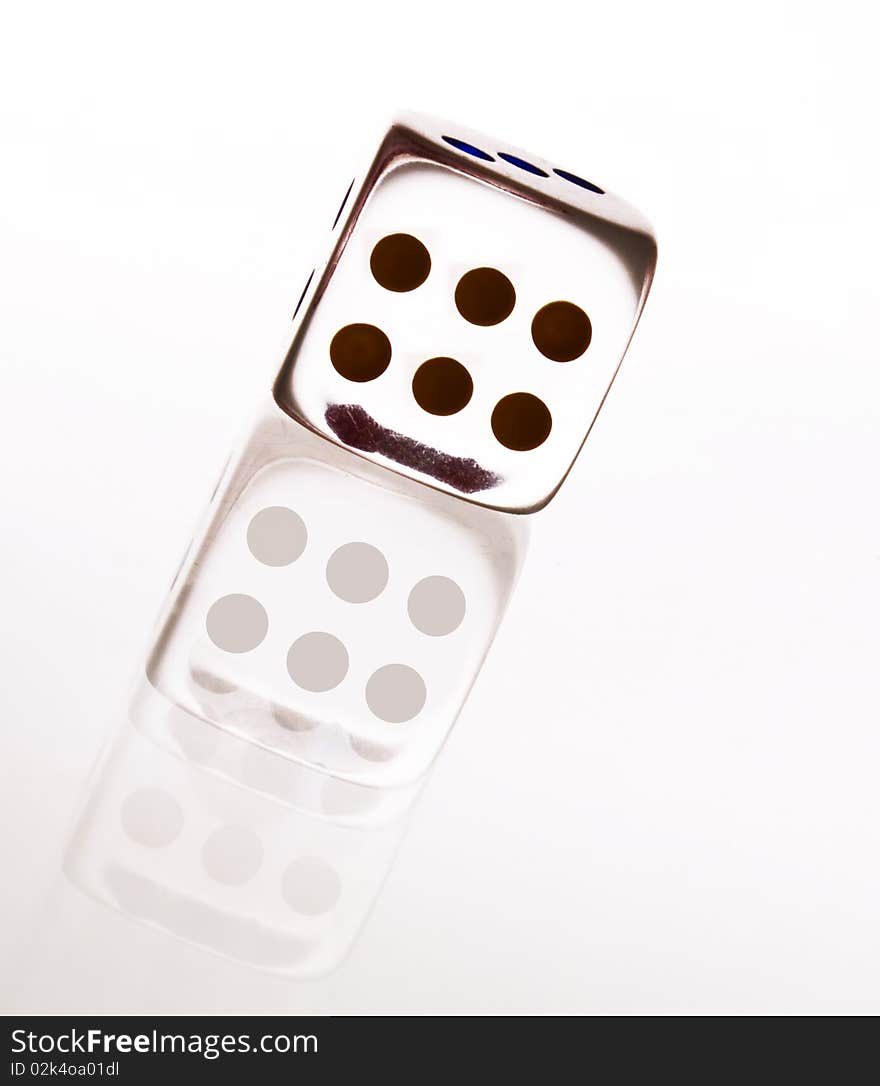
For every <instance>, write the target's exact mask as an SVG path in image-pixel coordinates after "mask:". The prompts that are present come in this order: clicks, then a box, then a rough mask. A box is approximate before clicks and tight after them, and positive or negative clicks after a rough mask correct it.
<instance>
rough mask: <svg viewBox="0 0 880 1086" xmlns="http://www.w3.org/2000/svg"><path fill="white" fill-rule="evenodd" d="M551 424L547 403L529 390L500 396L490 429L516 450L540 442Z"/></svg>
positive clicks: (502, 441) (542, 441)
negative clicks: (501, 397)
mask: <svg viewBox="0 0 880 1086" xmlns="http://www.w3.org/2000/svg"><path fill="white" fill-rule="evenodd" d="M552 426H553V419H552V418H551V416H550V412H549V410H548V409H547V405H546V404H545V403H544V401H543V400H539V399H538V397H537V396H533V395H532V394H531V393H530V392H512V393H511V394H510V395H509V396H505V397H504V398H503V399H500V400H499V401H498V403H497V404H496V405H495V410H494V411H493V412H492V432H493V433H494V434H495V436H496V437H497V438H498V440H499V441H500V442H501V444H502V445H504V446H506V447H507V448H508V449H513V450H514V451H515V452H528V451H529V450H530V449H537V447H538V446H539V445H543V444H544V442H545V441H546V440H547V437H548V436H549V434H550V430H551V428H552Z"/></svg>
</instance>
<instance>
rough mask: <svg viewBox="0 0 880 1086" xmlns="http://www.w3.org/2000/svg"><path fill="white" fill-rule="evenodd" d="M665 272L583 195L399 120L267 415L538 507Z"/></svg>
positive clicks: (352, 201)
mask: <svg viewBox="0 0 880 1086" xmlns="http://www.w3.org/2000/svg"><path fill="white" fill-rule="evenodd" d="M465 137H466V138H465ZM655 257H656V247H655V243H654V240H653V237H652V235H651V232H650V228H649V227H648V226H647V224H646V223H645V222H644V221H643V220H642V219H641V217H640V216H639V215H638V213H637V212H635V211H634V210H632V209H631V208H629V207H628V206H627V205H626V204H624V203H623V202H622V201H620V200H618V199H616V198H615V197H613V196H611V195H609V194H607V193H605V192H604V191H603V190H602V189H600V188H599V187H598V186H597V185H594V184H593V183H592V182H588V181H586V180H585V179H583V178H580V177H577V176H576V175H574V174H571V173H569V172H568V171H564V170H559V169H554V167H552V166H551V165H550V164H547V163H541V161H540V160H538V159H536V158H534V157H533V156H528V157H526V156H525V155H522V156H521V155H519V154H514V153H513V152H511V151H508V150H505V151H495V150H494V145H493V143H492V142H491V141H488V140H485V139H484V138H482V137H479V136H476V135H473V134H470V133H465V134H464V136H462V135H461V129H456V135H454V136H453V135H450V134H449V133H448V132H447V131H446V128H445V127H444V126H442V125H441V124H440V122H434V121H431V120H426V119H423V118H404V119H402V120H401V121H398V122H396V123H395V124H394V125H392V126H391V128H390V130H389V132H388V133H387V135H386V137H385V139H384V141H383V142H382V144H381V146H380V149H379V152H378V154H377V156H376V158H375V160H374V162H373V164H372V166H371V168H370V170H368V172H367V173H366V175H365V177H364V178H363V180H362V181H361V182H360V183H359V184H358V183H357V182H356V183H355V184H354V185H353V186H352V189H351V190H350V192H349V194H348V196H347V200H346V205H345V207H344V208H343V212H342V214H341V215H340V216H339V220H338V225H337V228H336V233H335V239H334V245H333V250H332V253H331V255H330V258H329V260H328V261H327V263H326V264H325V265H324V266H323V267H322V268H321V269H319V271H318V273H317V274H316V275H315V276H314V277H313V280H312V284H311V286H310V288H309V289H308V290H307V292H306V296H305V299H304V303H303V304H302V306H301V308H300V310H299V312H298V314H297V321H298V323H297V328H296V332H295V335H294V340H293V344H292V346H291V349H290V352H289V354H288V357H287V359H286V361H285V363H284V366H283V368H282V370H281V373H280V374H279V377H278V380H277V382H276V385H275V397H276V401H277V402H278V404H279V405H280V406H281V407H282V408H283V409H284V410H285V411H286V412H287V413H288V414H290V415H291V416H292V417H293V418H295V419H297V420H299V421H301V422H304V423H305V424H306V425H308V426H309V427H310V428H311V429H313V430H315V431H317V432H318V433H320V434H322V435H324V436H325V437H327V438H329V439H331V440H332V441H334V442H337V443H338V444H340V445H342V446H343V447H345V448H348V449H350V450H352V451H354V452H355V453H357V454H358V455H361V456H365V457H367V458H369V459H371V460H373V461H374V462H376V463H378V464H382V465H383V466H385V467H388V468H391V469H392V470H394V471H397V472H400V473H402V474H404V475H408V476H410V477H412V478H414V479H417V480H419V481H420V482H423V483H426V484H428V485H430V486H433V487H436V488H438V489H441V490H445V491H447V492H449V493H453V494H456V495H457V496H460V497H462V498H465V499H466V500H469V501H474V502H477V503H479V504H482V505H486V506H489V507H491V508H496V509H501V510H505V511H513V512H530V511H534V510H536V509H539V508H541V507H542V506H543V505H545V504H546V503H547V501H549V500H550V498H551V497H552V496H553V494H554V493H555V491H556V490H557V489H558V487H559V486H560V484H561V483H562V481H563V480H564V478H565V475H566V474H567V472H568V470H569V469H570V467H571V464H572V462H573V460H574V458H575V457H576V456H577V453H578V451H579V450H580V447H581V445H582V444H583V441H584V439H585V437H586V435H587V433H588V431H589V429H590V427H591V425H592V422H593V420H594V418H595V416H596V414H597V412H598V410H599V407H600V406H601V404H602V402H603V399H604V397H605V395H606V393H607V391H608V387H609V385H610V384H611V382H612V380H613V378H614V375H615V373H616V371H617V368H618V366H619V363H620V359H621V357H622V355H623V353H624V351H625V349H626V347H627V344H628V342H629V339H630V336H631V335H632V332H633V330H634V327H635V324H636V322H637V320H638V317H639V314H640V312H641V308H642V305H643V303H644V299H645V296H646V294H647V291H648V288H649V286H650V281H651V277H652V275H653V269H654V262H655Z"/></svg>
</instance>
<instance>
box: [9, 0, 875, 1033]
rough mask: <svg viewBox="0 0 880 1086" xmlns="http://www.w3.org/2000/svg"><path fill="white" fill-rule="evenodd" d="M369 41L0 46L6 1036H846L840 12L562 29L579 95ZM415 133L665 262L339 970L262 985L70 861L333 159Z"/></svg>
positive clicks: (845, 310)
mask: <svg viewBox="0 0 880 1086" xmlns="http://www.w3.org/2000/svg"><path fill="white" fill-rule="evenodd" d="M49 8H50V9H51V6H49ZM380 8H381V10H382V11H383V12H384V14H385V16H386V18H385V19H384V20H383V26H382V29H381V32H380V31H379V30H378V29H377V26H376V9H375V7H374V8H370V9H366V8H364V9H351V10H349V11H348V13H347V16H346V19H347V21H344V20H342V19H341V18H340V13H339V9H336V8H333V9H330V8H315V9H314V10H313V12H312V13H311V19H312V23H311V27H312V31H311V33H312V37H311V38H310V39H309V42H308V43H307V44H306V47H303V44H302V28H301V16H300V15H299V13H298V12H294V11H293V10H292V9H291V8H290V7H289V6H284V7H281V6H279V7H277V8H276V9H275V10H274V11H270V9H269V8H268V7H262V6H261V7H260V8H251V9H250V10H249V11H248V14H247V18H245V17H244V16H242V15H240V14H238V15H233V14H232V13H231V12H230V11H228V10H227V9H222V10H221V9H220V8H218V7H217V5H212V6H211V9H210V17H207V15H206V12H207V11H208V9H204V10H201V11H196V10H195V8H190V7H182V6H181V5H179V4H175V5H173V6H168V7H163V6H162V5H161V4H159V5H154V6H153V8H151V18H150V19H149V20H147V19H144V20H140V21H139V22H138V23H137V24H134V23H133V22H132V21H131V17H130V15H129V13H128V12H127V11H126V10H124V9H123V7H122V6H121V5H108V6H106V7H105V8H103V9H101V10H99V9H97V8H93V7H87V8H84V7H83V6H81V5H80V6H77V7H73V6H71V5H57V6H56V7H55V8H54V10H52V11H51V15H52V17H51V18H49V17H47V6H46V5H40V6H28V7H24V6H22V7H20V8H19V9H18V14H17V15H16V16H13V17H10V21H11V22H12V24H13V25H12V28H11V31H10V33H8V34H4V35H3V40H2V42H0V50H2V51H3V54H4V56H3V64H2V65H0V81H2V83H3V90H4V101H5V102H6V103H12V104H14V108H9V109H7V110H6V111H5V113H4V116H3V118H2V122H0V123H2V131H3V137H4V148H5V151H6V155H5V157H6V160H7V168H6V169H5V171H4V176H3V188H4V199H3V200H2V202H0V235H2V238H0V240H2V244H0V254H2V255H0V276H2V290H0V306H2V308H3V321H2V323H0V341H2V362H0V364H2V367H3V375H4V378H5V379H6V380H5V387H6V388H7V389H8V390H9V391H8V392H7V395H5V396H4V398H3V400H2V402H0V412H2V416H3V426H2V429H0V443H2V445H3V450H4V467H5V471H4V492H3V493H4V508H3V526H4V531H3V533H2V535H0V550H2V558H3V560H2V562H0V577H2V578H3V621H2V623H0V638H2V672H3V677H2V683H0V701H2V707H3V713H2V721H3V723H2V728H3V736H4V740H3V742H4V751H3V758H2V759H0V779H2V810H3V815H4V817H3V825H4V830H3V833H2V835H0V862H2V870H3V873H4V885H3V895H2V905H0V909H2V918H3V924H2V927H0V952H2V956H3V969H2V972H0V988H2V994H3V1002H4V1004H5V1005H7V1006H10V1005H14V1006H16V1007H18V1008H20V1009H26V1010H28V1011H43V1012H49V1011H52V1010H62V1009H63V1010H68V1011H70V1010H73V1011H79V1012H81V1013H85V1012H88V1011H107V1012H112V1011H120V1012H121V1011H154V1012H157V1013H158V1012H162V1011H207V1012H210V1011H220V1010H231V1011H247V1012H260V1011H271V1010H274V1011H297V1010H300V1011H305V1010H313V1011H331V1012H352V1011H353V1012H357V1011H389V1010H416V1011H425V1010H437V1009H449V1010H458V1011H468V1010H482V1011H497V1010H513V1009H520V1010H543V1011H552V1010H563V1011H565V1010H568V1011H571V1010H581V1011H589V1012H597V1013H603V1012H621V1011H622V1012H633V1011H647V1012H658V1011H659V1012H670V1011H673V1012H674V1011H695V1010H696V1011H702V1012H710V1013H712V1012H717V1013H724V1012H750V1013H760V1012H771V1013H788V1012H791V1011H798V1010H799V1011H807V1012H829V1011H836V1012H840V1011H853V1010H860V1011H868V1012H872V1013H876V1012H877V1010H878V1009H880V1006H878V997H877V984H876V978H877V975H878V972H880V952H878V945H877V937H876V930H877V915H878V911H880V884H878V872H877V866H876V861H875V857H876V856H877V855H878V853H880V847H878V846H880V841H878V826H880V796H878V790H877V787H876V777H877V771H876V770H877V764H878V760H880V749H878V728H877V720H878V716H880V689H878V683H880V679H878V672H877V666H876V661H877V640H878V638H877V615H878V613H880V576H878V539H880V520H878V518H880V510H878V506H877V502H876V500H875V493H876V489H877V486H876V465H877V463H878V462H880V419H878V411H877V406H876V405H877V403H878V402H880V386H878V382H880V367H878V365H877V347H876V343H877V318H876V314H877V312H878V310H880V294H878V287H877V278H876V268H875V264H876V252H877V250H878V242H880V239H878V237H877V217H876V214H875V213H874V208H875V201H876V192H877V191H878V188H880V171H878V165H877V157H876V155H877V152H876V141H875V140H874V139H872V138H870V137H871V136H872V134H873V131H874V128H875V127H876V124H875V118H874V115H873V114H874V102H875V101H876V85H875V84H876V64H875V56H874V53H875V40H876V35H875V34H874V33H873V30H872V27H871V26H870V25H869V24H868V21H867V20H868V17H869V15H870V12H869V11H868V10H867V9H866V8H865V5H864V4H855V3H842V4H840V5H838V6H837V7H836V8H835V11H834V17H833V18H829V16H828V13H827V12H826V11H824V10H819V9H813V8H810V7H805V6H803V5H799V6H797V8H794V7H793V6H792V5H789V4H781V3H772V2H771V3H769V4H768V3H762V4H745V5H740V7H739V8H738V9H737V17H736V19H734V20H719V19H718V14H717V11H715V10H713V9H711V8H707V7H706V6H705V5H697V4H677V3H673V4H671V5H662V6H660V5H648V4H631V5H622V6H615V7H611V6H606V7H604V8H602V9H597V8H591V9H589V12H588V14H587V16H586V17H587V19H588V23H587V29H588V31H589V34H588V39H589V42H590V48H589V50H588V57H587V59H588V61H589V62H588V63H585V41H587V37H585V35H584V33H566V34H561V33H560V31H559V24H558V23H557V22H555V21H553V22H551V21H549V20H548V21H547V22H546V23H541V22H540V21H538V20H531V21H529V22H528V23H526V22H525V21H523V22H522V23H519V24H510V23H509V22H507V21H504V22H503V23H502V25H503V26H504V28H505V32H504V35H503V37H504V41H503V42H501V41H500V36H499V33H498V26H499V20H507V18H508V15H509V10H510V8H509V5H500V4H492V3H490V4H486V5H480V6H477V5H473V4H468V5H463V4H461V3H458V4H456V3H455V2H453V3H452V5H451V7H447V9H446V11H447V12H448V13H449V16H448V20H437V21H436V23H435V25H434V26H433V28H432V32H431V37H430V39H428V38H427V37H426V38H424V39H423V40H421V41H420V43H419V48H418V49H413V48H412V42H413V36H414V35H413V23H412V13H411V9H406V10H404V9H403V8H401V7H399V6H396V5H393V4H387V5H385V6H384V7H382V6H381V5H380ZM465 23H466V24H467V26H468V27H469V35H468V36H466V37H464V36H463V35H462V34H461V26H462V25H463V24H465ZM12 31H14V32H12ZM343 31H344V32H343ZM404 42H406V43H407V44H406V46H405V45H404ZM294 46H296V48H294ZM515 53H516V54H518V55H521V56H525V57H527V58H529V69H528V72H527V73H526V75H524V76H522V77H519V78H516V79H514V78H512V75H511V63H512V62H511V60H510V57H511V56H512V55H513V54H515ZM294 56H295V59H296V63H292V62H291V58H292V57H294ZM426 57H427V58H428V61H429V62H426ZM335 71H341V72H345V73H346V74H345V78H342V77H340V78H339V79H338V80H336V79H334V78H333V77H332V75H331V73H332V72H335ZM157 73H161V78H157ZM235 73H238V75H237V76H236V75H235ZM451 76H454V77H451ZM316 88H320V95H317V92H316ZM352 88H354V90H353V89H352ZM404 92H405V94H406V101H408V102H412V103H413V104H414V105H416V106H418V107H419V108H424V109H427V110H430V111H433V112H437V113H442V114H446V115H449V116H453V117H458V118H461V119H463V120H467V119H470V120H471V123H472V124H473V125H474V126H475V127H478V128H482V129H485V130H487V131H490V132H496V133H498V135H499V136H500V135H509V136H510V138H511V139H512V140H514V141H516V143H517V144H521V145H525V146H527V147H531V146H534V147H541V148H545V149H546V150H547V152H548V153H549V152H553V153H554V154H555V155H556V156H557V157H558V158H559V159H560V160H563V159H564V161H560V165H562V166H563V167H568V168H571V169H572V170H574V171H575V172H577V173H581V174H583V175H585V176H587V177H591V176H594V177H595V179H596V180H597V181H599V182H600V183H605V184H608V185H609V186H611V187H613V188H614V189H615V190H619V191H621V192H624V193H627V194H628V195H629V196H631V198H632V199H633V200H634V201H636V202H637V203H638V204H639V205H640V206H643V207H644V208H645V209H646V211H648V212H649V213H650V215H651V218H652V220H653V221H654V222H655V224H656V226H657V228H658V232H659V236H660V241H661V245H662V247H663V263H662V266H661V271H660V275H659V277H658V280H657V282H656V283H655V286H654V289H653V292H652V296H651V300H650V304H649V306H648V308H647V309H646V314H645V318H644V321H643V322H642V325H641V327H640V329H639V334H638V336H637V338H636V339H635V341H634V343H633V347H632V350H631V353H630V354H629V356H628V358H627V362H626V364H625V365H624V367H623V370H622V371H621V376H620V379H619V380H618V381H617V382H616V383H615V386H614V389H613V391H612V393H611V395H610V396H609V399H608V401H607V403H606V405H605V407H604V409H603V411H602V414H601V415H600V419H599V422H598V423H597V425H596V427H595V428H594V430H593V433H592V435H591V437H590V440H589V442H588V444H587V446H586V448H585V450H584V453H583V455H582V456H581V457H580V458H579V461H578V463H577V465H576V467H575V469H574V471H573V473H572V475H571V477H570V478H569V480H568V482H567V484H566V486H565V487H564V488H563V489H562V491H560V493H559V495H558V497H557V498H556V499H554V501H553V502H552V503H551V504H550V505H549V506H548V507H547V509H546V510H545V511H544V512H543V513H542V514H541V516H540V520H539V521H537V522H536V524H535V529H534V532H533V537H532V545H531V552H530V555H529V560H528V562H527V563H526V565H525V568H524V572H523V576H522V578H521V580H520V582H519V585H518V588H517V591H516V594H515V596H514V599H513V601H512V604H511V607H510V610H509V612H508V614H507V616H506V618H505V622H504V624H503V626H502V629H501V632H500V634H499V637H498V639H497V640H496V643H495V645H494V647H493V650H492V652H491V654H490V656H489V658H488V660H487V663H486V666H485V668H484V670H483V672H482V674H481V676H480V679H479V681H478V682H477V684H476V686H475V688H474V690H473V692H472V695H471V697H470V698H469V699H468V704H467V707H466V708H465V710H464V712H463V713H462V716H461V718H460V720H459V722H458V725H457V726H456V728H455V730H454V732H453V734H452V737H451V739H450V741H449V743H448V744H447V746H446V748H445V750H444V752H443V754H442V756H441V757H440V759H439V760H438V762H437V768H436V771H435V773H434V775H433V777H432V779H431V781H430V783H429V784H428V786H427V789H426V791H425V793H424V795H423V797H422V799H421V801H420V802H419V805H418V808H417V810H416V812H415V817H414V819H413V822H412V825H411V827H410V831H409V833H408V834H407V836H406V838H405V840H404V841H403V844H402V846H401V849H400V852H399V854H398V860H397V863H396V865H395V867H394V869H393V870H392V871H391V873H390V875H389V878H388V881H387V883H386V885H385V887H384V890H383V892H382V894H381V895H380V897H379V900H378V901H377V904H376V907H375V909H374V910H373V912H372V914H371V915H370V917H369V918H368V920H367V922H366V925H365V927H364V929H363V932H362V936H361V938H360V939H359V941H358V942H357V944H356V945H355V947H354V948H353V950H352V953H351V955H350V957H349V958H348V959H347V960H346V961H345V962H344V963H343V964H342V965H341V967H340V968H339V969H338V970H337V971H336V972H334V973H332V974H330V975H329V976H327V977H325V978H323V979H316V980H311V981H291V980H285V979H280V978H275V977H267V976H266V975H265V974H264V973H260V972H257V971H255V970H253V969H251V968H248V967H245V966H242V965H240V964H235V963H232V962H229V961H227V960H225V959H222V958H220V957H218V956H216V955H214V954H211V953H208V952H206V951H204V950H202V949H199V948H198V947H196V946H192V945H190V944H188V943H185V942H183V941H181V940H180V939H177V938H174V937H169V936H167V935H165V934H163V933H162V932H160V931H156V930H154V929H151V928H149V927H147V926H145V925H142V924H139V923H132V922H131V921H130V920H128V919H127V918H126V917H125V916H123V915H122V914H120V913H118V912H117V911H116V910H113V909H109V908H107V907H106V906H105V905H102V904H100V903H97V902H95V901H93V900H92V899H90V898H88V897H87V896H85V895H84V894H82V893H80V892H79V891H76V890H74V889H73V888H70V887H69V886H68V885H66V884H63V883H62V882H61V881H60V880H61V875H60V871H61V858H62V851H63V843H64V839H65V835H66V833H67V831H68V828H69V827H70V825H71V822H72V819H73V818H74V815H75V811H76V810H77V808H78V804H79V801H80V799H81V797H82V796H83V794H84V792H85V791H86V790H87V777H88V773H89V769H90V767H91V766H92V764H93V762H94V760H95V758H96V755H97V752H98V749H99V748H100V747H101V746H102V744H103V743H104V741H105V739H106V737H107V736H108V735H109V734H110V732H111V731H112V730H113V729H114V728H115V727H116V726H117V724H118V721H119V712H120V707H121V706H124V705H125V699H126V694H127V692H128V690H129V687H130V685H131V679H132V671H133V668H134V665H135V662H136V661H138V660H140V659H141V658H142V655H143V651H144V649H145V647H146V645H145V642H146V640H147V637H146V632H147V630H148V629H149V628H150V626H151V623H152V620H153V618H154V616H155V612H156V610H157V607H158V604H159V602H160V600H161V599H162V598H163V596H164V594H165V593H166V591H167V588H168V584H169V582H170V580H171V577H172V575H173V573H174V571H175V569H176V568H177V565H178V562H179V560H180V558H181V555H182V552H183V550H184V546H185V544H186V541H187V538H188V535H189V526H190V525H192V524H193V522H194V519H195V517H196V515H197V514H198V511H199V510H200V509H201V508H202V507H203V506H204V503H205V502H206V501H207V499H208V498H209V496H210V493H211V490H212V488H213V485H214V482H215V480H216V477H217V472H218V470H219V468H220V466H221V464H222V462H223V458H224V456H225V455H226V452H227V450H228V448H229V446H230V444H231V442H232V441H233V439H234V437H235V435H236V433H237V432H238V430H239V428H240V425H241V423H242V421H243V419H244V417H245V413H246V412H247V411H249V410H250V408H251V406H252V404H253V402H254V400H255V399H256V396H255V381H256V382H257V383H258V384H260V388H262V389H266V390H268V387H269V384H270V382H271V380H272V376H273V374H274V372H275V369H276V367H277V363H278V361H279V359H280V357H281V355H282V353H283V351H284V349H285V347H286V341H287V338H288V330H289V324H288V319H289V316H290V313H291V312H292V310H293V306H294V305H295V302H296V298H297V297H298V296H299V292H300V291H301V289H302V286H303V284H304V282H305V279H306V276H307V274H308V272H309V271H310V270H311V268H312V267H313V266H314V262H313V260H312V253H313V252H314V253H317V252H320V251H323V245H324V242H325V240H326V234H327V231H328V230H329V227H330V223H331V222H332V219H333V216H334V215H335V213H336V209H337V207H338V204H339V201H340V200H341V198H342V195H343V191H344V189H345V184H346V181H347V179H348V178H350V177H351V176H352V171H351V170H350V169H349V168H348V159H349V158H350V157H351V147H352V137H354V138H355V139H356V138H357V137H358V136H359V134H360V132H361V131H362V130H364V131H366V129H367V128H369V129H370V130H369V141H372V138H373V134H374V131H375V129H374V128H372V127H371V126H370V125H369V124H368V123H367V112H368V110H372V109H373V108H374V107H376V108H377V111H378V109H379V107H381V108H382V109H383V110H384V109H388V110H390V109H392V108H394V107H396V106H397V105H399V104H401V94H403V93H404ZM317 97H319V98H320V103H321V107H320V109H318V108H317V107H316V105H315V102H316V98H317ZM406 101H404V102H403V104H406ZM328 137H329V138H328ZM304 149H307V150H308V153H309V165H308V167H307V168H304V166H303V150H304ZM10 164H11V165H10ZM47 895H48V896H47Z"/></svg>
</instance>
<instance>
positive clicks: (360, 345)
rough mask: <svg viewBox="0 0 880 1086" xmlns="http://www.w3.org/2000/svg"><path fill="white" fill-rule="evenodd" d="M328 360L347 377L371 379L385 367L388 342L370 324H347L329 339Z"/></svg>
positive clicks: (381, 332)
mask: <svg viewBox="0 0 880 1086" xmlns="http://www.w3.org/2000/svg"><path fill="white" fill-rule="evenodd" d="M330 361H331V362H332V363H333V368H334V369H335V370H336V372H337V373H338V374H340V375H341V376H342V377H344V378H346V380H348V381H358V382H364V381H375V379H376V378H377V377H381V376H382V374H383V373H384V372H385V370H387V369H388V363H389V362H390V361H391V343H390V341H389V339H388V336H386V335H385V333H384V332H383V331H382V329H381V328H377V327H376V326H375V325H373V324H347V325H346V326H345V327H344V328H340V329H339V331H338V332H337V333H336V335H335V336H334V337H333V339H332V340H331V342H330Z"/></svg>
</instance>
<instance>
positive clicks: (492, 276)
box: [455, 268, 516, 328]
mask: <svg viewBox="0 0 880 1086" xmlns="http://www.w3.org/2000/svg"><path fill="white" fill-rule="evenodd" d="M455 305H456V307H457V309H458V311H459V313H461V315H462V316H463V317H464V319H465V320H466V321H470V323H471V324H479V325H482V326H483V327H484V328H487V327H489V326H490V325H492V324H500V323H501V322H502V321H503V320H506V319H507V318H508V317H509V316H510V314H511V313H512V312H513V307H514V306H515V305H516V291H515V290H514V289H513V283H511V281H510V280H509V279H508V278H507V276H506V275H504V274H503V273H502V272H500V271H498V269H497V268H474V269H473V271H469V272H466V273H465V274H464V275H463V276H462V277H461V279H459V281H458V286H457V287H456V288H455Z"/></svg>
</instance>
